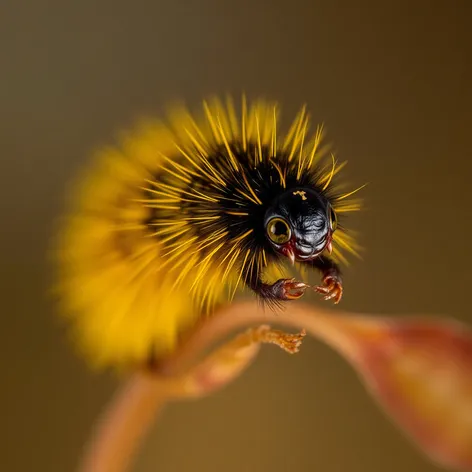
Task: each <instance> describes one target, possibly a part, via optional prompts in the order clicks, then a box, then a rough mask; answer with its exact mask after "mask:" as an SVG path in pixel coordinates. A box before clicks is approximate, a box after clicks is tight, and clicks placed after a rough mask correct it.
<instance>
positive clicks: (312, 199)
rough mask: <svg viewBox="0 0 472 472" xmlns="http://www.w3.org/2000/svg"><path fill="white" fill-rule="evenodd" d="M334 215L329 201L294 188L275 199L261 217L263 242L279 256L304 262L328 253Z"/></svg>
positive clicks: (333, 225) (304, 189)
mask: <svg viewBox="0 0 472 472" xmlns="http://www.w3.org/2000/svg"><path fill="white" fill-rule="evenodd" d="M336 225H337V219H336V214H335V212H334V210H333V208H332V206H331V204H330V203H329V201H328V200H327V199H326V197H324V196H323V195H321V194H320V193H319V192H317V191H316V190H314V189H311V188H302V187H301V188H294V189H291V190H289V191H287V192H284V193H283V194H281V195H280V196H279V197H277V198H276V199H275V200H274V201H273V202H272V205H271V206H270V207H269V208H268V209H267V211H266V214H265V220H264V226H265V232H266V236H267V239H268V241H269V243H270V245H271V246H272V248H273V249H274V250H275V251H276V252H277V253H278V254H280V255H282V256H285V257H288V258H289V259H290V261H291V262H292V264H293V263H294V262H295V261H300V262H301V261H308V260H311V259H315V258H316V257H318V256H319V255H320V254H321V253H322V252H323V251H324V250H326V251H327V252H328V253H331V252H332V238H333V233H334V231H335V230H336Z"/></svg>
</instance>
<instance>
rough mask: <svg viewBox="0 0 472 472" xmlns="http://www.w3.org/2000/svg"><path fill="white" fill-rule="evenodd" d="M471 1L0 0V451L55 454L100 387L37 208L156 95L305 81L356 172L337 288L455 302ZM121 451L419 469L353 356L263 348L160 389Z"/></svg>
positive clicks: (20, 457) (46, 221)
mask: <svg viewBox="0 0 472 472" xmlns="http://www.w3.org/2000/svg"><path fill="white" fill-rule="evenodd" d="M471 13H472V8H471V5H470V2H468V1H466V0H465V1H450V2H434V1H416V2H407V1H395V2H374V1H372V2H366V1H361V0H358V1H356V2H350V1H318V0H292V1H289V2H287V1H282V0H275V1H272V2H269V1H265V2H264V1H263V0H252V1H238V2H235V1H217V0H202V1H199V2H197V1H180V2H178V1H175V2H171V1H167V2H164V1H161V0H137V1H135V2H125V1H122V0H117V1H114V2H112V1H105V0H100V1H78V0H77V1H75V2H61V1H59V0H50V1H35V0H21V1H13V0H7V1H6V2H5V1H3V2H2V6H1V7H0V25H1V27H0V38H1V40H0V52H1V74H0V84H1V85H0V138H1V147H2V157H1V163H2V170H1V174H0V175H1V178H2V185H1V187H0V191H1V192H2V195H1V198H0V205H1V214H2V231H1V236H0V237H1V249H2V256H1V272H0V277H1V292H2V301H3V309H2V313H1V328H0V337H1V346H2V356H1V372H2V376H3V380H2V389H1V402H0V405H1V407H2V412H1V418H2V428H1V430H2V433H1V434H2V438H1V442H0V470H1V471H2V472H3V471H5V472H10V471H11V472H16V471H28V472H30V471H38V472H39V471H47V472H56V471H58V472H59V471H60V472H68V471H73V470H74V467H75V464H76V463H77V458H78V456H79V454H80V450H81V446H82V444H83V442H84V440H85V439H86V437H87V435H88V432H89V429H90V427H91V425H92V423H93V421H94V419H95V418H96V416H97V414H98V413H99V412H100V411H101V409H102V408H103V406H104V405H105V403H106V402H107V401H108V399H109V398H110V396H111V395H112V392H113V391H114V389H115V388H116V385H117V384H116V382H115V380H114V379H112V378H111V377H109V376H107V375H95V374H92V373H91V372H89V371H88V370H87V368H86V367H85V366H84V365H83V363H82V361H81V360H80V359H77V358H76V357H75V355H74V354H73V353H72V352H71V350H70V349H69V346H68V345H67V344H66V342H65V340H64V338H63V335H62V332H61V331H60V329H59V327H58V324H57V320H56V319H55V317H54V312H53V305H52V304H51V302H50V301H49V300H48V298H47V290H48V287H49V283H50V273H49V271H48V269H47V266H46V264H45V255H46V250H47V248H48V244H49V242H48V240H49V238H50V235H51V230H52V224H53V222H54V218H55V216H56V215H57V212H58V211H59V209H60V205H61V198H62V195H63V194H64V193H65V191H66V189H65V179H67V178H69V177H70V176H72V175H73V174H74V172H75V171H76V169H77V168H78V167H79V166H80V164H81V163H82V162H83V160H84V158H85V157H86V156H87V154H88V153H89V152H90V150H91V149H93V148H94V147H95V146H97V145H99V144H102V143H105V142H108V141H109V140H110V139H111V138H112V134H113V133H114V131H115V130H117V129H119V128H121V127H124V126H127V125H129V124H130V123H132V121H133V120H134V119H135V118H136V117H139V116H140V115H141V114H143V113H159V112H160V111H161V107H162V106H163V105H165V104H166V103H167V102H168V101H169V100H172V99H174V98H180V97H183V98H185V99H186V100H187V101H188V103H189V104H190V105H196V104H198V103H199V102H200V99H201V98H202V97H204V96H206V95H207V94H209V93H225V92H228V91H229V92H233V93H236V94H239V93H240V92H241V91H242V90H245V91H246V92H247V93H248V95H249V96H250V97H254V96H258V95H260V94H262V95H264V96H266V97H269V98H273V99H277V100H280V101H281V103H282V105H283V111H284V115H285V116H287V115H288V116H290V117H291V115H292V113H294V112H295V110H296V109H298V107H299V106H300V105H301V104H302V103H303V102H305V101H306V102H307V103H308V105H309V107H310V109H311V111H312V114H313V118H314V120H315V121H324V122H325V124H326V127H327V130H328V133H329V138H330V139H331V140H333V141H334V143H335V145H336V150H337V153H338V155H339V157H340V158H344V159H348V160H349V166H348V168H347V169H348V175H349V176H350V178H351V179H352V181H353V182H356V183H363V182H364V181H369V182H370V183H371V185H370V186H369V187H368V188H367V189H366V190H365V191H364V196H365V197H366V199H367V203H368V209H367V211H365V212H363V213H362V214H360V215H356V216H355V217H354V218H353V221H352V225H353V226H354V227H355V228H356V229H358V230H360V231H361V232H362V241H361V242H362V244H363V245H364V246H365V247H366V248H367V251H366V253H365V258H364V261H363V262H355V264H354V265H353V266H352V267H351V268H350V269H348V271H347V275H346V283H345V286H346V295H345V299H344V301H343V306H342V308H343V309H345V310H353V311H365V312H369V313H379V314H385V313H389V314H398V315H404V314H408V313H430V314H444V315H451V316H454V317H457V318H460V319H463V320H469V321H472V318H471V316H470V308H469V298H468V297H469V294H470V285H471V282H472V275H471V274H470V267H471V263H472V252H471V250H470V231H471V229H472V225H471V221H470V220H471V218H470V212H471V204H472V197H471V193H470V189H471V171H472V160H471V158H472V155H471V129H472V120H471V117H472V112H471V109H472V92H471V78H472V77H471V68H470V63H471V59H472V57H471V52H472V31H471V26H470V25H471ZM135 470H136V471H138V472H139V471H141V472H143V471H156V470H159V471H169V472H174V471H175V472H180V471H190V470H192V471H205V472H211V471H225V472H240V471H254V472H256V471H271V472H276V471H277V472H279V471H280V472H282V471H289V470H299V471H314V470H316V471H323V472H334V471H336V472H337V471H343V472H344V471H346V472H348V471H364V472H368V471H385V472H387V471H404V470H408V471H410V470H412V471H413V470H414V471H423V472H426V471H434V470H437V469H436V468H435V467H434V466H432V465H430V464H429V463H428V462H427V461H426V460H425V459H424V458H423V457H422V455H421V454H419V453H418V452H417V451H416V449H415V448H414V447H413V446H411V445H410V443H409V442H407V441H406V439H405V438H404V437H403V435H402V434H401V433H399V432H398V431H397V429H396V428H395V427H394V426H392V425H391V424H390V422H389V421H388V420H386V419H385V417H384V415H383V414H382V413H381V412H380V411H379V410H378V408H377V407H376V405H375V404H373V402H372V401H371V400H370V398H369V397H367V395H366V394H365V392H364V389H363V387H362V385H361V384H360V383H359V381H358V379H357V377H356V376H355V374H354V373H353V372H352V370H351V369H350V367H348V366H347V365H346V363H345V362H344V361H343V360H342V359H340V358H339V357H338V355H336V354H335V353H333V352H332V351H330V350H329V349H328V348H327V347H326V346H324V345H322V344H320V343H318V342H316V341H314V340H308V341H307V342H306V343H305V345H304V347H303V349H302V352H301V353H300V354H299V355H298V356H294V357H291V356H287V355H285V354H284V353H282V352H280V351H279V350H277V349H275V348H270V347H268V348H266V349H264V350H263V354H262V355H261V356H260V358H259V359H258V362H257V363H256V364H255V365H254V366H252V368H251V369H250V370H249V371H248V372H247V373H246V374H245V375H244V376H243V377H242V378H240V379H239V380H238V381H237V382H236V383H234V384H233V385H231V386H230V387H229V388H227V389H225V390H224V391H222V392H220V393H218V394H217V395H215V396H213V397H211V398H208V399H206V400H202V401H199V402H195V403H184V404H178V405H173V406H172V407H171V408H168V409H167V410H166V412H165V414H164V417H163V418H162V421H161V422H160V423H159V425H157V426H156V427H155V428H154V429H153V431H152V434H151V436H150V437H149V439H148V441H147V442H146V445H145V447H144V450H143V451H142V454H141V455H140V458H139V462H138V464H137V467H136V469H135Z"/></svg>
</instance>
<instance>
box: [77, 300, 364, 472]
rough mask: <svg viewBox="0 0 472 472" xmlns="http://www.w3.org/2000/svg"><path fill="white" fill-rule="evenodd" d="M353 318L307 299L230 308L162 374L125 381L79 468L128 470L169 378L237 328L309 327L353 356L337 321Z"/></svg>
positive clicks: (82, 471) (204, 326)
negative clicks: (273, 307) (278, 308)
mask: <svg viewBox="0 0 472 472" xmlns="http://www.w3.org/2000/svg"><path fill="white" fill-rule="evenodd" d="M338 313H339V312H338ZM327 318H329V321H330V322H329V323H327V322H326V319H327ZM349 318H351V319H352V318H353V314H349V313H344V314H335V313H333V312H330V311H328V310H321V309H320V308H319V307H313V306H309V305H305V304H302V303H297V304H292V305H290V309H289V310H287V311H286V312H279V313H276V314H274V313H273V312H267V311H264V309H263V308H262V307H261V306H260V305H259V304H258V303H257V302H254V301H252V302H251V301H249V302H239V303H234V304H230V305H228V306H226V307H225V308H224V309H222V310H220V311H219V312H218V313H217V314H215V316H214V317H212V318H211V319H206V320H205V321H204V322H202V323H201V325H200V326H198V327H197V329H196V330H195V331H194V332H193V333H192V335H191V336H190V337H189V338H188V339H187V340H186V341H185V342H184V343H183V344H182V345H181V346H180V348H179V349H178V351H177V352H176V354H175V355H174V356H172V357H170V358H168V359H166V360H165V361H164V362H163V363H162V364H160V366H159V370H158V371H157V373H156V374H157V375H151V374H149V373H144V372H141V373H136V374H134V375H133V376H132V377H131V378H130V379H129V380H128V381H127V382H126V383H125V385H124V386H123V388H122V389H121V390H120V391H119V392H118V394H117V396H116V397H115V399H114V400H113V401H112V403H111V405H110V406H109V408H108V409H107V411H106V412H105V415H104V417H103V418H102V420H101V421H100V422H99V424H98V427H97V429H96V430H95V433H94V435H93V437H92V439H91V442H90V444H89V447H88V448H87V450H86V453H85V456H84V461H83V463H82V465H81V467H80V468H79V472H122V471H125V470H127V467H128V466H129V464H130V462H131V459H132V456H133V454H134V452H135V451H136V449H137V447H138V446H139V443H140V440H141V439H142V437H143V436H144V434H145V432H146V431H147V429H148V428H149V426H150V424H151V421H152V420H153V418H154V417H155V415H156V413H158V412H159V411H160V410H161V409H162V408H163V407H164V406H165V404H166V403H167V401H169V400H171V399H172V398H173V392H172V387H170V385H171V384H172V381H171V382H170V383H169V380H170V379H172V378H174V379H175V378H176V377H177V378H178V377H179V376H180V375H182V374H183V373H184V372H186V370H187V369H188V368H189V365H190V363H195V361H196V360H197V359H198V357H200V356H201V355H202V354H203V353H204V351H205V350H207V349H209V348H210V347H211V346H212V345H213V344H215V343H216V342H217V341H219V340H221V339H222V338H223V337H225V336H227V335H229V334H231V333H232V332H233V331H235V330H238V329H242V328H244V327H247V326H254V325H258V324H262V323H268V322H271V324H273V323H275V324H281V325H285V326H289V327H291V328H295V329H306V330H307V332H309V333H310V334H311V335H313V336H316V337H320V335H322V338H323V339H324V340H325V341H327V342H329V343H330V345H332V346H333V347H335V348H337V349H338V350H339V351H342V352H343V353H344V354H345V355H347V356H349V357H353V356H354V355H355V351H356V350H355V348H354V346H353V345H352V343H351V342H350V340H349V337H348V336H346V335H345V334H343V330H342V329H337V327H336V325H337V323H336V319H337V320H338V321H339V322H342V323H344V324H345V323H346V322H349ZM357 319H359V316H357ZM272 322H273V323H272Z"/></svg>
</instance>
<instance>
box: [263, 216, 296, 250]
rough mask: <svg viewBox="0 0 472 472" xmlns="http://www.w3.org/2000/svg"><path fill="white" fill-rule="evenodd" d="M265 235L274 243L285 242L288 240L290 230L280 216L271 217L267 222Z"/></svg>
mask: <svg viewBox="0 0 472 472" xmlns="http://www.w3.org/2000/svg"><path fill="white" fill-rule="evenodd" d="M267 235H268V236H269V239H270V240H271V241H272V242H273V243H275V244H285V243H287V242H289V241H290V237H291V236H292V231H291V230H290V226H289V225H288V223H287V222H286V221H285V220H284V219H282V218H272V219H271V220H270V221H269V222H268V223H267Z"/></svg>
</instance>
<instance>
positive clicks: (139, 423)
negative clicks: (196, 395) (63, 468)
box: [78, 372, 169, 472]
mask: <svg viewBox="0 0 472 472" xmlns="http://www.w3.org/2000/svg"><path fill="white" fill-rule="evenodd" d="M168 400H169V394H168V393H167V392H166V388H165V385H163V384H162V383H161V382H159V381H158V380H157V379H156V378H155V377H151V376H150V375H149V374H148V373H145V372H139V373H136V374H134V375H133V376H132V377H131V378H129V379H128V380H127V382H125V384H124V385H123V386H122V387H121V389H119V391H118V392H117V394H116V396H115V397H114V399H113V400H112V402H111V404H110V405H109V407H108V408H107V410H106V411H105V413H104V415H103V417H102V418H101V420H100V421H99V422H98V424H97V425H96V428H95V430H94V432H93V434H92V437H91V440H90V442H89V444H88V445H87V447H86V450H85V454H84V457H83V461H82V464H81V465H80V466H79V469H78V471H79V472H122V471H125V470H127V468H128V466H129V465H130V462H131V460H132V457H133V454H134V452H135V450H136V449H137V447H138V446H139V443H140V442H141V439H142V438H143V436H144V434H145V433H146V432H147V430H148V429H149V427H150V426H151V423H152V421H153V420H154V418H155V417H156V414H158V413H159V412H160V411H161V410H162V409H163V407H164V406H165V404H166V403H167V401H168Z"/></svg>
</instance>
